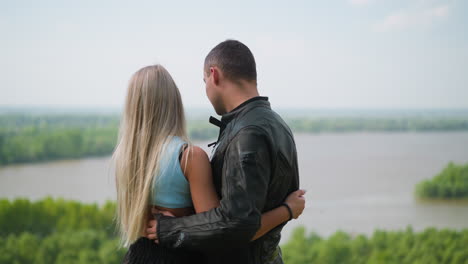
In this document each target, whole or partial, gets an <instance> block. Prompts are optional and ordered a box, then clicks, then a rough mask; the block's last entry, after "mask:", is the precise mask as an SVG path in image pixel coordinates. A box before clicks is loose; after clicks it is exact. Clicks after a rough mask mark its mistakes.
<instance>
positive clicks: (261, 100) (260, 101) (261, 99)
mask: <svg viewBox="0 0 468 264" xmlns="http://www.w3.org/2000/svg"><path fill="white" fill-rule="evenodd" d="M260 105H263V106H268V107H270V102H269V101H268V97H266V96H255V97H252V98H250V99H249V100H247V101H245V102H243V103H242V104H240V105H238V106H237V107H236V108H234V109H233V110H231V111H230V112H229V113H226V114H224V115H222V116H221V123H223V124H224V125H227V124H228V123H229V122H231V120H232V119H234V117H236V116H237V115H238V114H239V113H241V112H244V111H247V110H250V109H252V108H254V107H257V106H260Z"/></svg>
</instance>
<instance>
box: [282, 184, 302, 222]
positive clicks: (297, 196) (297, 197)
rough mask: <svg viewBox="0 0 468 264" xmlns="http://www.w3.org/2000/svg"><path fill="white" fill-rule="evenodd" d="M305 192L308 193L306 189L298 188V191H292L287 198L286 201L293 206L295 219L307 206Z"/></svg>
mask: <svg viewBox="0 0 468 264" xmlns="http://www.w3.org/2000/svg"><path fill="white" fill-rule="evenodd" d="M305 193H306V191H305V190H297V191H295V192H293V193H291V194H290V195H289V196H288V197H287V198H286V201H285V202H286V203H287V204H288V205H289V207H290V208H291V210H292V213H293V218H294V219H297V218H298V217H299V216H300V215H301V214H302V211H304V208H305V197H304V194H305Z"/></svg>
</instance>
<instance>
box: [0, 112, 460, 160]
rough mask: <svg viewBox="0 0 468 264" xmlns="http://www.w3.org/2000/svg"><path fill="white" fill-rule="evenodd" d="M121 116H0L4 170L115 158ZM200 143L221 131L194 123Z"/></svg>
mask: <svg viewBox="0 0 468 264" xmlns="http://www.w3.org/2000/svg"><path fill="white" fill-rule="evenodd" d="M286 122H287V123H288V124H289V126H290V127H291V129H292V130H293V131H294V132H298V133H322V132H363V131H370V132H380V131H395V132H403V131H460V130H466V131H468V117H453V118H451V117H436V118H427V117H403V118H392V117H382V118H369V117H367V118H357V117H342V118H339V117H329V118H318V117H311V118H306V117H304V118H293V119H287V120H286ZM118 126H119V117H118V116H117V115H97V114H94V115H93V114H90V115H78V114H75V115H73V114H67V115H51V114H49V115H45V114H44V115H26V114H2V115H0V165H5V164H14V163H26V162H36V161H46V160H57V159H74V158H81V157H88V156H103V155H109V154H111V153H112V151H113V149H114V147H115V144H116V141H117V134H118ZM188 131H189V137H190V138H191V139H192V140H194V141H200V140H213V141H214V140H216V138H217V135H218V129H217V127H215V126H214V125H212V124H210V123H208V121H207V120H190V121H189V122H188Z"/></svg>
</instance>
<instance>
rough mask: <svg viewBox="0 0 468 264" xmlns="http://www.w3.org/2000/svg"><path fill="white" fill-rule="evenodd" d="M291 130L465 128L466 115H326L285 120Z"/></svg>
mask: <svg viewBox="0 0 468 264" xmlns="http://www.w3.org/2000/svg"><path fill="white" fill-rule="evenodd" d="M286 122H287V123H288V125H289V126H290V127H291V129H292V130H294V131H295V132H305V133H321V132H383V131H389V132H409V131H417V132H424V131H463V130H468V117H453V118H450V117H434V118H428V117H401V118H397V117H382V118H372V117H363V118H359V117H329V118H310V119H309V118H299V119H297V118H295V119H289V120H286Z"/></svg>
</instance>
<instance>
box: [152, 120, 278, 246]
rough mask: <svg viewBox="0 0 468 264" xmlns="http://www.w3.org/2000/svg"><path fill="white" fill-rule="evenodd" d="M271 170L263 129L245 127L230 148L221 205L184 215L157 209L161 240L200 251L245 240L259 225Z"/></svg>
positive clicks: (230, 144)
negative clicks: (175, 216)
mask: <svg viewBox="0 0 468 264" xmlns="http://www.w3.org/2000/svg"><path fill="white" fill-rule="evenodd" d="M270 170H271V160H270V148H269V142H268V140H267V137H266V136H265V132H264V131H263V130H262V129H260V128H257V127H253V126H252V127H246V128H243V129H242V130H241V131H239V132H238V133H237V135H236V136H235V137H234V138H233V139H232V141H231V142H230V143H229V146H228V147H227V150H226V154H225V157H224V164H223V170H222V171H223V173H222V190H221V195H222V199H221V201H220V206H219V207H217V208H214V209H212V210H210V211H207V212H203V213H199V214H194V215H190V216H185V217H177V218H173V217H166V216H162V215H160V214H159V215H157V216H156V219H158V228H157V232H158V237H159V243H160V244H161V245H162V246H165V247H169V248H185V249H188V250H197V251H205V250H213V249H216V248H227V247H234V248H235V247H240V246H244V245H247V244H248V243H249V242H250V240H251V238H252V237H253V236H254V235H255V233H256V231H257V230H258V229H259V228H260V223H261V212H262V209H263V206H264V203H265V199H266V196H267V190H268V183H269V180H270Z"/></svg>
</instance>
